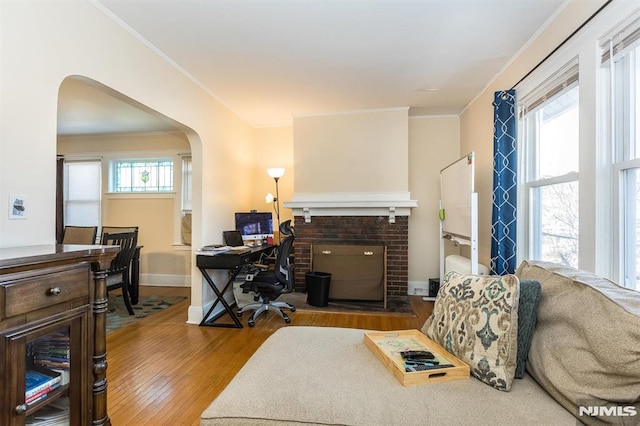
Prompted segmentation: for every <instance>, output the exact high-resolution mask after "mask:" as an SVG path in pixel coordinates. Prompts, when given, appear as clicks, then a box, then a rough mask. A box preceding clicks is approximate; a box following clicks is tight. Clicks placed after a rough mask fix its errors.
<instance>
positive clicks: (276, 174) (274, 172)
mask: <svg viewBox="0 0 640 426" xmlns="http://www.w3.org/2000/svg"><path fill="white" fill-rule="evenodd" d="M267 173H268V174H269V176H271V177H272V178H273V180H275V181H276V196H275V197H274V196H273V194H272V193H268V194H267V199H266V200H267V203H273V208H274V210H275V211H276V219H277V220H278V245H280V194H279V193H278V180H279V179H280V178H281V177H282V175H284V169H283V168H282V167H274V168H271V169H267Z"/></svg>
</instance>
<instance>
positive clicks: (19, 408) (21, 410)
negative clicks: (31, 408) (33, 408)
mask: <svg viewBox="0 0 640 426" xmlns="http://www.w3.org/2000/svg"><path fill="white" fill-rule="evenodd" d="M26 411H27V404H20V405H18V406H17V407H16V414H24V413H25V412H26Z"/></svg>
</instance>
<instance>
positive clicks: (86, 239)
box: [62, 226, 98, 245]
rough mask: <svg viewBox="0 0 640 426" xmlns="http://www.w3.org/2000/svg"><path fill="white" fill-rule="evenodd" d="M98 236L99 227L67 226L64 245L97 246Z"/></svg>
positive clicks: (63, 240) (63, 235) (63, 237)
mask: <svg viewBox="0 0 640 426" xmlns="http://www.w3.org/2000/svg"><path fill="white" fill-rule="evenodd" d="M97 234H98V227H97V226H65V227H64V232H63V234H62V244H84V245H91V244H95V243H96V235H97Z"/></svg>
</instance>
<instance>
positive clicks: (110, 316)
mask: <svg viewBox="0 0 640 426" xmlns="http://www.w3.org/2000/svg"><path fill="white" fill-rule="evenodd" d="M185 299H186V297H183V296H163V297H157V296H140V297H139V300H138V304H137V305H133V312H134V315H129V312H127V307H126V306H125V304H124V300H123V299H122V295H121V294H113V295H109V310H108V311H107V334H109V333H111V332H112V331H115V330H117V329H119V328H122V327H126V326H127V325H130V324H133V323H134V322H136V321H139V320H141V319H143V318H147V317H148V316H151V315H153V314H155V313H156V312H160V311H162V310H164V309H166V308H168V307H169V306H171V305H175V304H176V303H178V302H182V301H183V300H185Z"/></svg>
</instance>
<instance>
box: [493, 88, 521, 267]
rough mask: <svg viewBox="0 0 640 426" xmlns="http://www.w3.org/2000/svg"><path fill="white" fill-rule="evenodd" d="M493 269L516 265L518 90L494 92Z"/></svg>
mask: <svg viewBox="0 0 640 426" xmlns="http://www.w3.org/2000/svg"><path fill="white" fill-rule="evenodd" d="M493 108H494V109H493V111H494V119H493V214H492V220H491V273H492V274H494V275H504V274H512V273H513V272H514V271H515V269H516V172H517V170H516V169H517V167H516V165H517V161H518V158H517V155H516V123H517V115H516V91H515V90H505V91H500V92H495V93H494V100H493Z"/></svg>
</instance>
